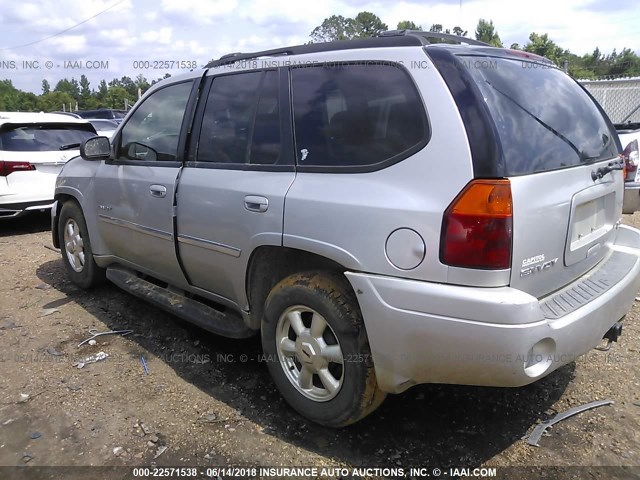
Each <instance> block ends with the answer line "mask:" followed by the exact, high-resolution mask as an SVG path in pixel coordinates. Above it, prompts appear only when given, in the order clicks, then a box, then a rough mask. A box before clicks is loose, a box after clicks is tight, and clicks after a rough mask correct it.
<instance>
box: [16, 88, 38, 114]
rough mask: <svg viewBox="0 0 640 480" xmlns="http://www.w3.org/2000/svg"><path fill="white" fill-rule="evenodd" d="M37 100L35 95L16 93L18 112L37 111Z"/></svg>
mask: <svg viewBox="0 0 640 480" xmlns="http://www.w3.org/2000/svg"><path fill="white" fill-rule="evenodd" d="M38 107H39V99H38V96H37V95H36V94H35V93H31V92H19V93H18V110H19V111H21V112H37V111H38V110H39V109H38Z"/></svg>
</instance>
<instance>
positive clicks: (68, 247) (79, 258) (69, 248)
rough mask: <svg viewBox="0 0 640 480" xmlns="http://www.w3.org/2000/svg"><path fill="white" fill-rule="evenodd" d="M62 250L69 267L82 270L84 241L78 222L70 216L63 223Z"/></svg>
mask: <svg viewBox="0 0 640 480" xmlns="http://www.w3.org/2000/svg"><path fill="white" fill-rule="evenodd" d="M64 250H65V253H66V254H67V260H69V265H71V268H73V270H74V271H76V272H78V273H80V272H82V270H83V269H84V260H85V254H84V241H83V240H82V235H80V228H79V227H78V223H77V222H76V221H75V220H74V219H72V218H70V219H68V220H67V223H65V225H64Z"/></svg>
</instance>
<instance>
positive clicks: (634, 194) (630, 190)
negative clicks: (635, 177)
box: [622, 182, 640, 213]
mask: <svg viewBox="0 0 640 480" xmlns="http://www.w3.org/2000/svg"><path fill="white" fill-rule="evenodd" d="M638 210H640V183H636V182H625V184H624V200H623V203H622V213H633V212H636V211H638Z"/></svg>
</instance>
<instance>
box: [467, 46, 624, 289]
mask: <svg viewBox="0 0 640 480" xmlns="http://www.w3.org/2000/svg"><path fill="white" fill-rule="evenodd" d="M496 55H497V56H491V57H486V58H485V61H481V62H478V59H477V57H475V58H473V56H469V57H467V58H466V59H465V60H466V63H465V65H468V66H467V67H466V68H467V69H468V72H469V73H470V75H471V76H472V77H473V79H474V80H475V83H476V84H477V86H478V87H479V89H480V91H481V93H482V96H483V100H484V102H485V104H486V107H487V109H488V111H489V114H490V116H491V118H492V120H493V122H494V126H495V130H494V131H495V134H496V135H497V137H498V143H499V146H498V149H499V151H500V153H499V155H498V156H497V158H496V161H495V163H496V168H495V170H494V175H495V176H496V177H507V178H509V180H510V182H511V194H512V201H513V219H512V221H513V231H512V257H511V279H510V285H511V286H512V287H514V288H518V289H520V290H523V291H525V292H528V293H530V294H532V295H535V296H536V297H538V298H539V297H543V296H545V295H548V294H549V293H551V292H553V291H555V290H558V289H560V288H562V287H563V286H565V285H567V284H568V283H571V282H572V281H574V280H576V279H577V278H579V277H580V276H581V275H583V274H584V273H585V272H587V271H588V270H589V269H591V268H593V267H594V266H595V265H596V264H597V263H598V262H599V261H601V260H602V259H603V258H605V256H606V255H607V254H608V253H609V250H610V245H611V241H612V240H613V238H612V237H613V236H614V235H615V232H616V229H615V225H616V222H618V220H619V219H620V217H621V213H622V200H623V193H624V192H623V190H624V187H623V183H624V180H623V178H622V177H623V171H622V163H621V159H619V158H618V153H619V142H618V138H617V135H616V132H615V129H614V128H613V125H612V124H611V122H610V121H609V119H608V118H607V117H606V115H605V114H604V112H603V111H602V110H601V109H600V107H599V106H598V105H597V103H596V102H595V101H594V100H593V98H591V97H590V96H589V94H588V93H587V92H586V91H585V90H584V89H583V88H582V87H581V86H580V85H579V84H578V83H577V82H576V81H575V80H573V79H572V78H571V77H569V76H568V75H566V74H565V73H564V72H562V71H561V70H559V69H557V68H556V67H555V66H553V65H552V64H550V63H545V62H542V60H540V61H538V60H536V59H533V60H532V59H530V58H528V57H522V56H520V55H525V54H522V53H521V52H514V51H511V50H497V54H496ZM537 58H539V57H537ZM471 60H473V61H471ZM609 167H611V168H609ZM476 171H477V169H476Z"/></svg>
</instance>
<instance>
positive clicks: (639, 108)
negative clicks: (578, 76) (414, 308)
mask: <svg viewBox="0 0 640 480" xmlns="http://www.w3.org/2000/svg"><path fill="white" fill-rule="evenodd" d="M580 83H582V85H584V87H585V88H586V89H587V90H589V92H590V93H591V95H593V96H594V97H595V99H596V100H597V101H598V102H599V103H600V105H602V108H603V109H604V111H605V112H607V115H609V118H611V121H612V122H613V123H626V122H640V77H635V78H619V79H615V80H580Z"/></svg>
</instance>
